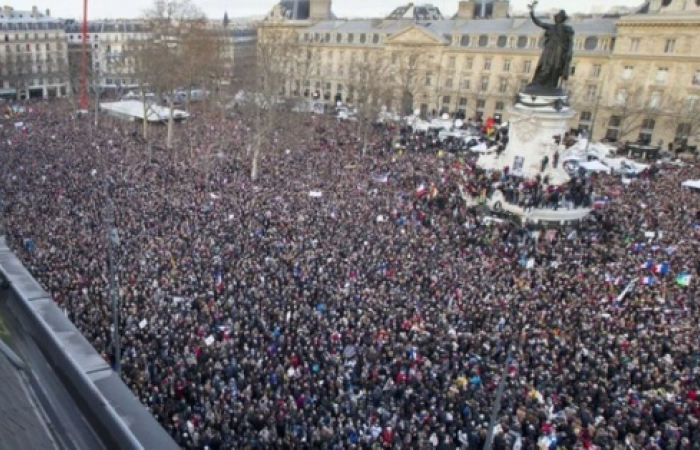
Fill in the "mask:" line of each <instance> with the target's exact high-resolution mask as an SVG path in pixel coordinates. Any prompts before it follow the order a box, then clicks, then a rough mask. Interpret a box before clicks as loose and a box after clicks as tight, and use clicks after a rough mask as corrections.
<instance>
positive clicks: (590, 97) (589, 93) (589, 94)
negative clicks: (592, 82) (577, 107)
mask: <svg viewBox="0 0 700 450" xmlns="http://www.w3.org/2000/svg"><path fill="white" fill-rule="evenodd" d="M596 91H597V89H596V87H595V86H588V88H586V101H589V102H592V101H595V95H596Z"/></svg>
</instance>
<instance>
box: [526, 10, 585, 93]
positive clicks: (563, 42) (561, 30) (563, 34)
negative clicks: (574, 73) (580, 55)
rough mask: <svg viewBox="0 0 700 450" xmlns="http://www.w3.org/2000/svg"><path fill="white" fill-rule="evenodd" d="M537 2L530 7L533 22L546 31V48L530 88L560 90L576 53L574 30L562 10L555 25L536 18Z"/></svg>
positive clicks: (555, 17)
mask: <svg viewBox="0 0 700 450" xmlns="http://www.w3.org/2000/svg"><path fill="white" fill-rule="evenodd" d="M535 6H537V1H534V2H532V3H531V4H530V5H528V8H529V9H530V18H532V22H533V23H534V24H535V25H537V26H538V27H540V28H543V29H544V48H543V49H542V55H540V60H539V62H538V63H537V69H536V70H535V76H534V77H533V78H532V83H530V85H529V87H530V88H534V89H537V88H540V89H542V88H544V89H547V90H556V89H559V87H560V86H559V82H560V80H563V81H565V80H567V79H568V78H569V72H570V71H571V58H572V57H573V52H574V29H573V28H571V27H570V26H569V25H567V24H566V23H565V22H566V20H567V19H568V18H569V17H568V16H567V15H566V12H565V11H564V10H563V9H562V10H561V11H559V12H558V13H557V14H556V15H555V16H554V23H544V22H542V21H541V20H539V19H538V18H537V17H535Z"/></svg>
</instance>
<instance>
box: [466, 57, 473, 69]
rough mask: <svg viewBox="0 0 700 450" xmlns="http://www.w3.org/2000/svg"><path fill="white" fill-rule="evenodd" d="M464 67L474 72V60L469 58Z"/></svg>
mask: <svg viewBox="0 0 700 450" xmlns="http://www.w3.org/2000/svg"><path fill="white" fill-rule="evenodd" d="M464 67H465V69H467V70H472V68H473V67H474V58H467V63H466V64H465V66H464Z"/></svg>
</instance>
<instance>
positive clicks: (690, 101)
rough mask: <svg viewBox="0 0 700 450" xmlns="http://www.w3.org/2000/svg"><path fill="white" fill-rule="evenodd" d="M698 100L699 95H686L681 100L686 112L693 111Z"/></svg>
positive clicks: (699, 98)
mask: <svg viewBox="0 0 700 450" xmlns="http://www.w3.org/2000/svg"><path fill="white" fill-rule="evenodd" d="M698 100H700V96H697V95H688V96H687V97H686V98H685V100H684V101H683V103H684V105H683V106H684V108H685V110H686V112H695V110H696V109H697V107H698Z"/></svg>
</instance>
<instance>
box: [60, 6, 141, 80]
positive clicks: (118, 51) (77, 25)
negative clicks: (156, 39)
mask: <svg viewBox="0 0 700 450" xmlns="http://www.w3.org/2000/svg"><path fill="white" fill-rule="evenodd" d="M65 32H66V42H67V43H68V59H69V63H70V64H69V65H70V74H71V81H72V85H73V87H74V89H75V90H76V91H77V90H78V89H80V83H81V70H82V69H81V68H82V53H83V35H82V23H81V22H80V21H73V20H70V21H67V22H66V26H65ZM147 37H148V33H147V32H146V30H145V28H144V26H143V24H142V23H141V22H139V21H135V20H128V21H127V20H100V21H89V22H88V24H87V35H86V42H87V71H88V73H87V75H88V83H89V85H90V89H91V90H94V89H100V90H102V91H108V90H114V91H118V90H119V89H132V88H136V87H137V85H138V82H137V80H135V79H134V77H133V73H134V68H133V67H132V65H133V61H131V60H130V59H128V58H123V55H124V52H125V51H126V50H127V47H128V46H129V45H130V43H131V42H134V41H138V40H142V39H146V38H147Z"/></svg>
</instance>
